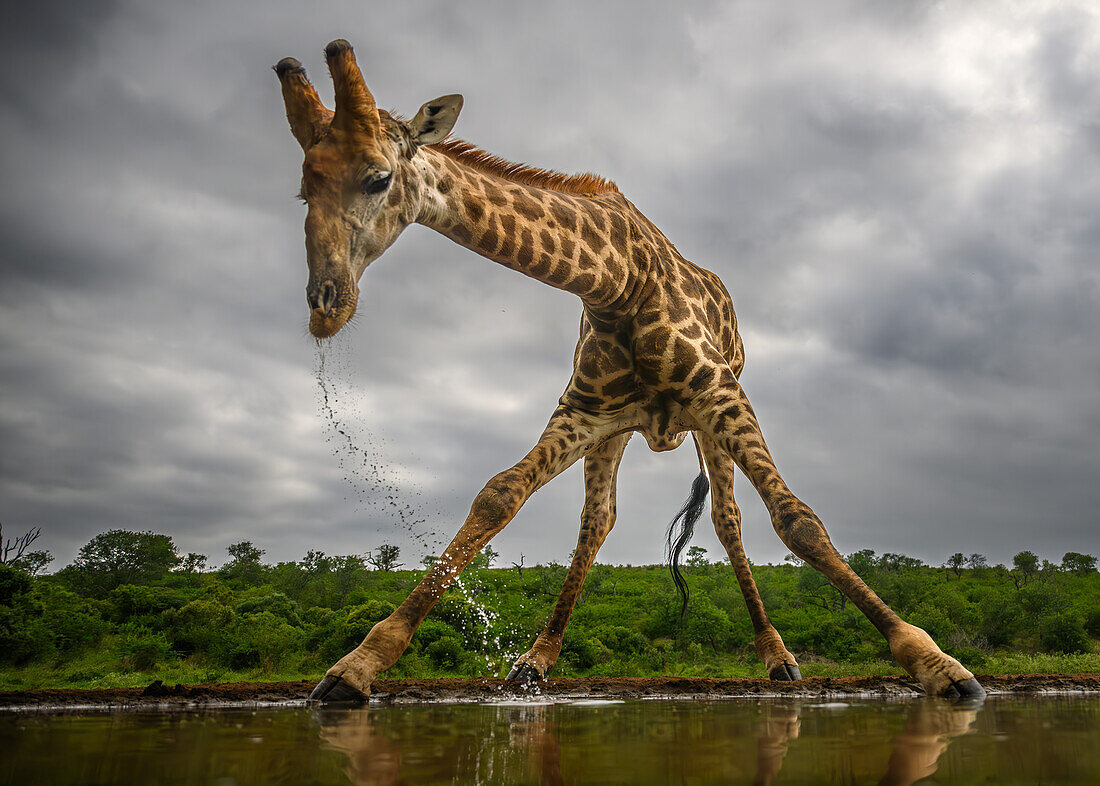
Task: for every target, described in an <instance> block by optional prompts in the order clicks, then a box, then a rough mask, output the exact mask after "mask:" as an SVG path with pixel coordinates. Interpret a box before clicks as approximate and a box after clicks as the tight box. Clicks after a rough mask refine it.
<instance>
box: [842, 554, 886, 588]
mask: <svg viewBox="0 0 1100 786" xmlns="http://www.w3.org/2000/svg"><path fill="white" fill-rule="evenodd" d="M845 562H847V563H848V567H849V568H851V569H852V570H854V571H855V572H856V575H857V576H859V577H860V578H861V579H863V580H864V581H866V580H867V578H868V577H869V576H873V575H874V573H875V571H876V570H878V559H877V558H876V557H875V552H874V549H860V550H859V551H857V552H855V553H854V554H849V555H848V556H847V557H845Z"/></svg>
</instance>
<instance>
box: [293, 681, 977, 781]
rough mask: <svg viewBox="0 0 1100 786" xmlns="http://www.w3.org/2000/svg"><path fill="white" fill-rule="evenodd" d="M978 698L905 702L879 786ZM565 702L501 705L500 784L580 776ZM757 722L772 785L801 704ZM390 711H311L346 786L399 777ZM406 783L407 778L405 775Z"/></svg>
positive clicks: (971, 715)
mask: <svg viewBox="0 0 1100 786" xmlns="http://www.w3.org/2000/svg"><path fill="white" fill-rule="evenodd" d="M981 704H982V700H980V699H979V700H975V701H968V702H949V701H947V700H943V699H924V700H920V701H915V702H913V703H912V704H911V705H910V708H909V714H908V718H907V719H906V724H905V728H904V730H902V731H901V732H900V733H898V734H897V735H895V736H894V737H893V740H892V749H891V751H890V757H889V760H888V762H887V763H886V772H885V774H884V775H883V776H882V778H881V780H879V781H878V782H879V784H887V785H889V786H908V785H909V784H912V783H915V782H916V781H918V780H920V779H921V778H927V777H928V776H930V775H932V774H933V773H935V772H936V768H937V765H938V763H939V760H940V757H941V756H942V755H943V753H944V751H945V750H947V746H948V745H949V744H950V742H951V740H952V739H954V738H955V737H958V736H960V735H962V734H965V733H966V732H967V731H969V730H970V727H971V726H972V725H973V724H974V721H975V720H976V719H977V717H978V712H979V710H980V708H981ZM562 706H565V707H568V706H570V705H568V704H566V705H557V706H556V707H555V705H546V704H532V705H522V704H519V705H516V706H511V707H508V708H507V709H505V708H500V709H501V710H503V711H504V715H505V717H506V719H507V735H508V750H509V752H510V753H517V754H518V755H516V756H508V757H504V758H503V759H502V760H501V761H499V762H496V763H495V766H493V767H491V768H490V772H491V773H493V774H494V775H495V776H496V777H498V778H500V780H499V781H497V782H500V783H540V784H550V785H551V786H553V785H554V784H562V783H566V782H578V781H579V780H580V778H581V775H582V774H578V773H570V778H569V780H568V781H567V780H566V779H564V778H563V775H562V762H561V759H562V746H561V743H560V741H559V737H558V731H557V724H556V723H555V722H553V721H552V720H551V719H550V717H549V715H550V712H551V710H552V709H559V708H561V707H562ZM811 706H819V707H825V708H829V709H836V708H844V709H846V708H848V707H849V706H850V705H847V704H831V705H829V704H826V705H811ZM762 709H763V716H762V717H761V718H760V719H759V722H760V734H759V736H758V737H757V739H756V773H755V777H754V778H753V781H752V782H753V784H754V785H755V786H768V785H769V784H771V783H773V782H774V781H775V779H776V776H777V775H778V774H779V772H780V770H781V769H782V767H783V760H784V758H785V757H786V755H787V750H788V748H789V746H790V744H791V742H792V741H793V740H797V739H798V735H799V731H800V729H801V723H800V721H799V714H800V711H801V709H802V707H801V705H800V704H798V703H790V704H785V703H776V704H765V705H764V706H763V708H762ZM390 712H392V709H375V710H371V709H368V708H359V709H355V710H350V711H349V710H344V711H339V710H335V711H334V710H327V711H326V710H318V711H316V712H315V713H314V719H315V720H316V721H317V722H318V723H319V724H320V736H321V740H322V741H323V743H324V745H325V747H326V748H329V749H331V750H337V751H340V752H341V753H343V754H344V755H345V756H347V760H348V765H347V769H346V770H345V771H346V773H347V776H348V778H349V779H350V780H351V781H352V783H355V784H358V785H359V786H387V785H388V784H396V783H399V782H402V777H401V776H402V773H401V754H400V752H399V751H398V748H397V746H396V744H395V743H394V740H393V739H391V737H390V736H388V735H387V733H386V732H385V731H382V730H379V729H376V728H375V719H376V718H379V717H384V716H385V714H386V713H390ZM483 742H488V743H489V745H488V746H487V749H486V750H479V751H478V752H477V753H476V754H474V755H472V756H462V755H457V756H456V763H458V762H459V761H461V760H462V759H464V758H465V759H468V760H472V761H474V762H476V763H477V764H478V765H484V763H485V759H486V758H487V757H488V758H491V757H492V756H493V755H494V754H493V750H492V749H493V747H495V745H496V742H495V740H493V739H492V735H490V736H489V737H487V738H485V739H484V740H483ZM478 770H479V771H478V772H476V773H475V772H465V773H462V772H456V773H455V775H456V776H457V777H458V779H459V780H467V781H468V782H481V778H480V777H479V776H480V775H483V774H485V773H481V772H480V766H479V768H478ZM404 780H405V781H409V780H411V779H409V778H406V779H404Z"/></svg>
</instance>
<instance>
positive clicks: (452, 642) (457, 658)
mask: <svg viewBox="0 0 1100 786" xmlns="http://www.w3.org/2000/svg"><path fill="white" fill-rule="evenodd" d="M425 652H426V654H427V655H428V657H429V658H430V659H431V661H432V663H433V664H434V665H435V667H436V668H438V669H451V668H454V667H455V666H457V665H458V664H459V663H461V662H462V658H463V656H464V655H465V654H466V650H465V648H464V647H463V646H462V640H461V639H458V638H456V637H454V636H444V637H443V638H440V639H436V640H435V641H433V642H432V643H431V644H429V645H428V648H427V649H426V650H425Z"/></svg>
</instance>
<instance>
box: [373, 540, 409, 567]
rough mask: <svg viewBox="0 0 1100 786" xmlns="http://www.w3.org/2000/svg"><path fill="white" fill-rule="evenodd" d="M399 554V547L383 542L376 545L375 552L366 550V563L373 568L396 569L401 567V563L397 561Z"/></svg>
mask: <svg viewBox="0 0 1100 786" xmlns="http://www.w3.org/2000/svg"><path fill="white" fill-rule="evenodd" d="M400 555H401V548H400V547H398V546H392V545H390V544H389V543H383V544H382V545H381V546H379V547H378V552H377V553H375V552H372V551H368V552H367V564H368V565H370V566H371V567H373V568H374V569H375V570H387V571H389V570H397V569H398V568H400V567H401V563H400V562H398V561H397V558H398V557H399V556H400Z"/></svg>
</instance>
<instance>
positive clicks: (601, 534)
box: [581, 505, 615, 542]
mask: <svg viewBox="0 0 1100 786" xmlns="http://www.w3.org/2000/svg"><path fill="white" fill-rule="evenodd" d="M614 526H615V511H614V510H612V508H611V507H610V506H608V505H585V507H584V510H583V511H581V533H582V534H587V535H589V536H590V537H594V538H596V539H597V540H599V541H601V542H602V541H603V539H604V538H606V537H607V533H609V532H611V528H612V527H614Z"/></svg>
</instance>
